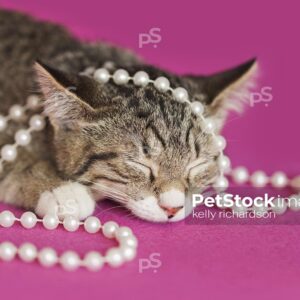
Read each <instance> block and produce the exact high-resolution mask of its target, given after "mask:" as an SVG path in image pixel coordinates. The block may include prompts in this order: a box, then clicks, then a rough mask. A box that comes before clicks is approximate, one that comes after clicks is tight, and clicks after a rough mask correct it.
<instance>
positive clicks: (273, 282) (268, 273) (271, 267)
mask: <svg viewBox="0 0 300 300" xmlns="http://www.w3.org/2000/svg"><path fill="white" fill-rule="evenodd" d="M0 4H2V6H3V7H4V6H5V7H10V8H14V9H18V10H22V11H27V12H30V13H31V14H32V15H35V16H38V17H40V18H42V19H49V20H54V21H58V22H60V23H63V24H65V25H67V26H68V27H69V28H70V29H71V30H72V31H73V32H74V33H75V34H77V35H79V36H81V37H84V38H88V39H93V40H95V39H105V40H108V41H111V42H114V43H116V44H118V45H122V46H126V47H129V48H132V49H134V50H136V51H137V52H138V53H139V54H140V55H142V56H143V57H145V59H146V60H147V61H148V62H150V63H153V64H156V65H159V66H161V67H164V68H167V69H170V70H173V71H176V72H180V73H184V72H189V73H207V72H213V71H217V70H218V69H221V68H225V67H230V66H233V65H235V64H238V63H240V62H243V61H244V60H246V59H248V58H250V57H253V56H257V57H258V59H259V62H260V65H261V70H262V72H261V77H260V85H261V86H270V87H272V94H273V100H272V101H271V102H269V103H268V106H267V107H266V106H265V104H264V103H258V104H256V105H255V106H254V107H248V109H247V110H246V113H245V114H244V115H243V116H236V115H234V116H231V117H230V119H229V121H228V123H227V125H226V128H225V131H224V134H225V135H226V137H227V138H228V142H229V147H228V153H229V155H230V156H231V158H232V161H233V165H234V166H236V165H246V166H248V167H249V169H250V170H255V169H264V170H266V171H267V172H268V173H271V172H274V171H277V170H284V171H286V172H287V173H288V174H289V175H295V174H297V172H298V173H300V163H299V146H300V141H299V125H298V123H299V121H298V120H299V109H300V102H299V99H298V98H299V97H298V94H297V93H298V86H299V83H298V80H299V53H300V47H299V7H297V6H298V5H297V4H296V1H287V0H286V1H282V0H280V1H261V0H260V1H258V0H255V1H247V2H246V1H215V0H210V1H188V0H186V1H183V2H180V3H175V2H174V1H173V2H172V4H171V2H169V4H167V2H166V1H165V2H163V1H156V0H155V1H154V0H152V1H119V2H118V3H116V2H113V1H101V2H100V1H96V0H94V1H92V0H85V1H83V2H79V1H78V2H77V1H53V0H52V1H50V0H43V1H23V0H22V1H21V0H7V1H3V0H2V1H0ZM0 21H1V20H0ZM152 27H158V28H161V35H162V41H161V43H160V44H158V47H157V48H153V47H152V46H151V45H146V46H144V47H143V48H142V49H140V48H139V47H138V34H139V33H145V32H148V31H149V29H150V28H152ZM109 207H111V205H110V204H104V205H103V207H102V210H101V209H100V208H99V209H98V210H97V215H98V216H99V217H100V218H102V219H103V220H109V219H115V220H117V221H118V222H120V223H121V224H124V225H129V226H131V227H132V228H133V229H134V231H135V233H136V234H137V236H138V238H139V240H140V248H139V253H138V256H139V258H147V257H149V255H150V254H151V253H159V254H160V259H161V262H162V266H161V267H160V268H158V269H150V270H145V271H144V272H143V273H139V269H138V259H136V260H135V261H133V262H132V263H129V264H127V265H125V266H124V267H122V268H120V269H118V270H112V269H110V268H108V267H105V268H104V269H103V270H102V272H99V273H96V274H93V273H89V272H86V271H84V270H79V271H77V272H74V273H66V272H64V271H62V270H61V269H60V268H57V267H55V268H53V269H51V270H47V269H43V268H41V267H40V266H39V265H38V264H36V263H34V264H30V265H26V264H24V263H21V262H19V261H15V262H13V263H0V294H1V298H2V297H3V298H5V297H10V298H11V299H14V298H17V297H18V298H19V299H40V298H43V299H51V300H53V299H55V297H57V298H58V299H60V298H63V297H64V298H71V297H72V298H71V299H73V300H76V299H83V298H84V297H89V298H91V299H93V298H94V299H95V298H103V299H109V298H112V297H113V296H115V297H118V298H121V297H122V299H133V298H135V299H141V298H143V299H153V298H154V297H156V298H158V299H166V298H173V299H183V298H202V299H216V298H222V299H253V298H255V299H269V298H270V299H271V298H272V299H281V298H282V297H286V298H287V299H299V296H300V287H299V276H300V268H299V264H300V256H299V250H300V249H299V248H300V240H299V227H298V226H253V225H252V226H251V225H243V226H212V225H210V226H203V225H187V224H185V223H184V222H181V223H178V224H169V225H159V224H150V223H147V222H143V221H140V220H137V219H135V218H132V217H131V216H129V215H128V212H127V211H124V210H119V209H113V210H109V211H105V210H103V208H104V209H108V208H109ZM2 208H4V206H3V205H1V206H0V209H2ZM101 211H102V212H101ZM17 212H18V213H19V212H20V211H17ZM289 217H292V218H298V217H297V216H295V214H293V215H292V214H290V213H289V214H287V215H285V216H284V218H289ZM0 233H1V237H0V241H3V240H12V241H14V242H15V243H17V244H20V243H21V241H25V240H26V241H27V240H28V241H33V242H35V243H36V244H37V245H38V246H39V247H42V246H50V245H54V246H55V247H56V248H57V249H58V251H63V250H64V249H76V250H78V251H79V252H80V253H81V254H84V253H85V252H86V251H88V250H91V249H99V250H105V249H106V248H107V247H108V246H109V245H110V243H109V242H106V241H105V240H104V239H102V237H97V236H95V237H90V236H89V235H87V234H85V233H84V232H80V233H77V234H72V233H65V232H64V231H63V230H58V231H55V232H45V231H44V230H43V229H41V228H37V229H36V230H34V231H26V230H24V229H21V228H20V227H19V226H15V227H14V228H13V229H9V230H7V229H0ZM99 239H100V242H99Z"/></svg>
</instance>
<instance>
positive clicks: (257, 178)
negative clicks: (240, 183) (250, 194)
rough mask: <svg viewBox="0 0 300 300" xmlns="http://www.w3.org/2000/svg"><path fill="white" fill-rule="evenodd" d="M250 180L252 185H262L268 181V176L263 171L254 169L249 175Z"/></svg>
mask: <svg viewBox="0 0 300 300" xmlns="http://www.w3.org/2000/svg"><path fill="white" fill-rule="evenodd" d="M250 181H251V183H252V185H253V186H254V187H264V186H265V185H266V184H267V183H268V177H267V175H266V173H265V172H263V171H256V172H254V173H253V174H252V175H251V177H250Z"/></svg>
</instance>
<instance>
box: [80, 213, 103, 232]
mask: <svg viewBox="0 0 300 300" xmlns="http://www.w3.org/2000/svg"><path fill="white" fill-rule="evenodd" d="M100 227H101V222H100V220H99V219H98V218H96V217H88V218H87V219H86V220H85V221H84V229H85V230H86V232H88V233H96V232H98V231H99V230H100Z"/></svg>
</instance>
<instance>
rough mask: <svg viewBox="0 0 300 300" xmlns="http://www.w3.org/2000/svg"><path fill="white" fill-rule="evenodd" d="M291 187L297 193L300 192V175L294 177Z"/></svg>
mask: <svg viewBox="0 0 300 300" xmlns="http://www.w3.org/2000/svg"><path fill="white" fill-rule="evenodd" d="M290 185H291V187H292V188H293V189H295V190H297V191H300V175H299V176H296V177H294V178H293V179H292V180H291V183H290Z"/></svg>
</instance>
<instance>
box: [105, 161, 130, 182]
mask: <svg viewBox="0 0 300 300" xmlns="http://www.w3.org/2000/svg"><path fill="white" fill-rule="evenodd" d="M107 165H108V166H109V167H110V168H111V170H112V171H113V172H115V173H116V174H117V175H119V176H120V177H122V178H124V179H129V177H128V176H127V175H125V174H123V173H122V172H121V171H120V170H118V169H116V166H114V165H113V164H111V163H109V162H108V163H107Z"/></svg>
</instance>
